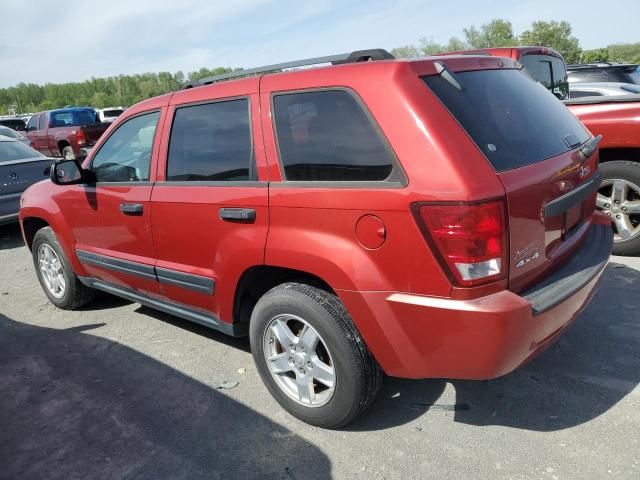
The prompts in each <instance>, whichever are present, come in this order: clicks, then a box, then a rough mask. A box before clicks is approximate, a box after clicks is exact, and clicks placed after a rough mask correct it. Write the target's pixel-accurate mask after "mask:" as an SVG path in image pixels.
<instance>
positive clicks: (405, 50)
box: [391, 45, 420, 58]
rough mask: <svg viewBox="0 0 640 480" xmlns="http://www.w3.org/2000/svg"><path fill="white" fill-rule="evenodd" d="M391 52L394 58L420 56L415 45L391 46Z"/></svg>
mask: <svg viewBox="0 0 640 480" xmlns="http://www.w3.org/2000/svg"><path fill="white" fill-rule="evenodd" d="M391 54H392V55H393V56H394V57H396V58H416V57H419V56H420V52H419V51H418V48H417V47H416V46H415V45H405V46H404V47H396V48H392V49H391Z"/></svg>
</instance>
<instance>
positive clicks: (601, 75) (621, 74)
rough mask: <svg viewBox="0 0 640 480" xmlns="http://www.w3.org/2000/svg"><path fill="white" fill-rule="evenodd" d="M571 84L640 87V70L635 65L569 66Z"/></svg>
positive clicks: (592, 64)
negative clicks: (607, 84) (616, 84)
mask: <svg viewBox="0 0 640 480" xmlns="http://www.w3.org/2000/svg"><path fill="white" fill-rule="evenodd" d="M567 73H568V75H569V78H568V80H569V83H596V82H598V83H600V82H607V83H609V82H619V83H635V84H637V85H640V70H638V65H636V64H633V63H584V64H580V65H567Z"/></svg>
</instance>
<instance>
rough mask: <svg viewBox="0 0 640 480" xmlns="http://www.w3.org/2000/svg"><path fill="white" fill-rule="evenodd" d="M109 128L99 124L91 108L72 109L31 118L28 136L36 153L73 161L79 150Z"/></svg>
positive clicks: (43, 113)
mask: <svg viewBox="0 0 640 480" xmlns="http://www.w3.org/2000/svg"><path fill="white" fill-rule="evenodd" d="M108 127H109V124H108V123H100V122H98V119H97V116H96V112H95V110H94V109H93V108H88V107H71V108H63V109H59V110H49V111H46V112H40V113H37V114H36V115H34V116H33V117H31V119H30V120H29V123H28V124H27V137H28V138H29V140H30V141H31V145H32V146H33V148H35V149H36V150H38V151H39V152H41V153H43V154H45V155H50V156H54V157H63V158H65V159H66V160H72V159H74V158H81V156H82V151H81V149H82V148H86V147H91V146H93V145H94V144H95V143H96V142H97V141H98V139H99V138H100V136H101V135H102V134H103V133H104V132H105V131H106V130H107V128H108Z"/></svg>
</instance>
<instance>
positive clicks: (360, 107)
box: [20, 50, 613, 427]
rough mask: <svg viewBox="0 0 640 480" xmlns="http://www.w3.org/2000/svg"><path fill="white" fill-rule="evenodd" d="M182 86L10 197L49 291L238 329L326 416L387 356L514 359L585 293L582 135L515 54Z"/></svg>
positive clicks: (593, 186) (594, 161)
mask: <svg viewBox="0 0 640 480" xmlns="http://www.w3.org/2000/svg"><path fill="white" fill-rule="evenodd" d="M367 60H370V61H367ZM329 62H330V63H333V65H332V66H326V67H319V68H306V69H300V70H295V71H288V72H281V73H274V70H279V69H282V68H289V67H294V66H305V65H310V64H315V63H329ZM247 75H252V76H249V77H247V78H241V77H243V76H247ZM188 87H193V88H185V89H182V90H180V91H177V92H174V93H171V94H167V95H163V96H160V97H156V98H152V99H149V100H145V101H143V102H140V103H138V104H136V105H134V106H133V107H131V108H129V109H128V110H127V111H126V112H124V113H123V114H122V115H121V116H119V117H118V118H117V119H116V120H115V121H114V123H113V124H112V127H111V128H110V129H109V131H107V133H106V134H105V135H104V136H103V137H102V138H101V139H100V141H99V142H98V144H97V145H96V146H95V148H94V149H93V150H92V151H91V153H90V154H89V156H88V157H87V159H86V160H85V161H84V162H83V163H82V164H80V163H79V162H77V161H74V160H69V161H65V160H63V161H62V162H59V163H57V164H56V165H55V166H54V168H52V169H51V181H48V182H41V183H38V184H36V185H34V186H32V187H30V188H29V189H28V190H27V191H26V192H25V193H24V194H23V196H22V205H21V209H20V222H21V227H22V231H23V235H24V239H25V242H26V244H27V245H28V247H29V249H30V250H31V252H32V256H33V262H34V266H35V270H36V274H37V276H38V279H39V281H40V283H41V285H42V288H43V290H44V292H45V294H46V295H47V297H48V298H49V300H50V301H51V302H52V303H53V304H54V305H56V306H57V307H59V308H63V309H74V308H79V307H81V306H82V305H85V304H87V303H88V302H89V301H90V300H91V298H92V295H93V292H94V291H95V290H102V291H106V292H109V293H111V294H115V295H119V296H122V297H124V298H127V299H129V300H131V301H134V302H139V303H142V304H144V305H148V306H150V307H152V308H155V309H159V310H162V311H165V312H168V313H171V314H174V315H177V316H180V317H183V318H186V319H188V320H191V321H193V322H197V323H200V324H203V325H206V326H208V327H211V328H213V329H217V330H219V331H222V332H224V333H227V334H229V335H235V336H243V335H248V336H249V339H250V343H251V349H252V353H253V357H254V360H255V363H256V368H257V371H258V372H259V374H260V376H261V377H262V380H263V381H264V383H265V384H266V386H267V388H268V389H269V391H270V392H271V393H272V395H273V396H274V397H275V399H276V400H277V401H278V402H279V403H280V404H281V405H282V406H283V407H284V408H285V409H286V410H287V411H289V412H290V413H291V414H293V415H295V416H296V417H298V418H300V419H302V420H304V421H306V422H309V423H311V424H314V425H319V426H323V427H339V426H342V425H345V424H347V423H348V422H350V421H351V420H353V419H354V418H355V417H356V416H357V415H358V414H360V413H361V412H363V411H364V410H365V409H366V407H367V406H368V405H370V404H371V402H372V401H373V399H374V398H375V395H376V393H377V392H378V391H379V389H380V385H381V382H382V379H383V376H384V375H383V373H386V374H387V375H391V376H397V377H405V378H427V377H435V378H465V379H488V378H494V377H497V376H500V375H504V374H506V373H508V372H510V371H512V370H514V369H515V368H517V367H518V366H520V365H522V364H523V363H524V362H526V361H527V360H528V359H530V358H533V357H534V356H536V355H538V354H539V353H540V352H542V351H543V350H544V349H545V348H546V347H547V346H548V345H550V344H551V343H552V342H553V341H554V340H555V339H556V338H558V337H559V336H560V335H561V334H562V333H563V332H564V331H565V330H566V329H567V328H568V327H569V325H570V324H571V323H572V322H573V321H574V320H575V319H576V318H577V316H578V314H579V313H580V311H581V310H582V309H583V308H584V307H585V305H586V304H587V303H588V302H589V301H590V299H591V298H592V296H593V295H594V293H595V291H596V287H597V285H598V282H599V280H600V278H601V276H602V273H603V271H604V268H605V266H606V264H607V262H608V259H609V255H610V252H611V245H612V242H613V231H612V229H611V221H610V219H609V217H607V216H606V215H605V214H603V213H602V212H598V211H596V209H595V201H596V192H597V189H598V188H599V185H600V180H601V179H600V171H599V170H598V149H597V144H598V139H597V138H594V137H593V136H592V135H591V133H589V132H588V131H587V130H586V128H584V126H583V125H582V124H581V123H580V122H579V121H578V120H577V119H576V118H575V117H574V116H573V115H571V113H570V112H569V111H568V110H567V109H566V108H565V107H564V105H562V104H561V103H560V102H558V101H557V100H556V99H555V98H554V97H553V95H552V94H550V93H549V92H548V91H547V90H546V89H544V88H543V87H541V86H540V85H539V84H538V83H537V82H535V81H534V80H532V79H531V77H530V76H529V75H527V74H526V73H525V72H523V71H522V70H521V68H520V66H519V64H518V63H517V62H515V61H513V60H510V59H506V58H492V57H481V56H462V55H458V56H451V57H440V58H436V57H431V58H426V59H418V60H411V61H407V60H396V59H393V57H391V56H390V55H389V54H388V53H387V52H384V51H380V50H376V51H368V52H355V53H352V54H344V55H338V56H332V57H322V58H319V59H309V60H301V61H296V62H289V63H286V64H283V65H270V66H267V67H264V68H258V69H249V70H244V71H240V72H232V73H228V74H223V75H220V76H216V77H212V78H206V79H202V80H200V81H198V82H194V83H193V84H191V85H189V86H188ZM381 92H384V94H381ZM213 367H215V366H213Z"/></svg>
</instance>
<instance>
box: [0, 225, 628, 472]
mask: <svg viewBox="0 0 640 480" xmlns="http://www.w3.org/2000/svg"><path fill="white" fill-rule="evenodd" d="M0 266H2V276H1V277H0V393H1V395H0V478H2V479H5V478H6V479H74V478H79V479H101V478H110V479H111V478H114V479H120V478H153V479H160V478H171V479H180V478H184V479H199V478H203V479H204V478H206V479H217V478H224V479H228V478H242V479H248V478H265V479H270V478H276V479H278V478H280V479H294V480H302V479H315V478H319V479H325V478H336V479H343V478H344V479H350V478H363V479H413V478H420V479H422V478H438V479H448V478H451V479H461V478H473V479H485V478H486V479H496V478H515V479H519V478H540V479H550V480H555V479H570V478H575V479H584V478H593V479H602V478H634V479H638V478H640V409H639V408H638V407H639V406H640V387H638V382H639V381H640V349H639V348H638V346H639V344H640V314H639V312H640V258H622V257H615V258H613V259H612V260H611V263H610V265H609V266H608V267H607V271H606V273H605V278H604V281H603V283H602V284H601V287H600V290H599V292H598V293H597V295H596V297H595V299H594V300H593V302H592V303H591V304H590V306H589V307H588V308H587V309H586V310H585V312H584V313H583V314H582V316H581V318H580V319H579V320H578V321H577V322H576V323H575V325H574V326H573V327H572V328H571V329H570V330H569V331H568V332H567V333H566V334H565V335H564V336H563V337H562V338H561V339H560V341H559V342H558V343H556V344H555V345H554V346H553V347H552V348H550V349H549V350H548V351H547V352H546V353H545V354H544V355H542V356H541V357H539V358H538V359H537V360H535V361H533V362H532V363H530V364H529V365H527V366H526V367H524V368H522V369H520V370H518V371H516V372H514V373H512V374H510V375H507V376H506V377H503V378H500V379H497V380H492V381H489V382H467V381H444V380H423V381H408V380H399V379H392V378H389V379H386V380H385V384H384V386H383V389H382V392H381V394H380V396H379V398H378V400H377V401H376V403H375V404H374V405H373V407H372V408H371V409H370V410H369V411H368V412H367V414H365V416H364V417H362V418H361V419H359V420H358V421H357V422H356V423H355V424H353V425H351V426H350V427H349V428H347V429H345V430H341V431H328V430H321V429H318V428H315V427H310V426H308V425H305V424H303V423H301V422H299V421H297V420H296V419H294V418H292V417H290V416H289V415H288V414H286V413H285V412H283V411H282V410H281V409H280V408H279V406H278V405H277V404H276V402H275V401H274V400H273V399H272V398H271V397H270V396H269V394H268V392H267V391H266V389H265V387H263V385H262V383H261V381H260V379H259V377H258V374H257V372H256V370H255V368H254V365H253V362H252V358H251V354H250V352H249V345H248V341H247V340H244V339H233V338H228V337H224V336H223V335H221V334H218V333H216V332H212V331H209V330H207V329H205V328H201V327H199V326H197V325H193V324H191V323H189V322H187V321H183V320H180V319H177V318H174V317H171V316H169V315H165V314H162V313H158V312H155V311H153V310H151V309H149V308H145V307H141V306H140V305H138V304H134V303H129V302H126V301H123V300H119V299H116V298H113V297H109V296H107V295H101V296H100V297H99V298H98V299H97V301H96V302H95V303H94V304H92V305H91V306H90V307H88V308H86V309H85V310H83V311H77V312H65V311H61V310H57V309H56V308H54V307H53V306H52V305H50V304H49V303H48V302H47V299H46V297H45V295H44V294H43V292H42V291H41V289H40V286H39V284H38V282H37V279H36V276H35V273H34V269H33V265H32V263H31V257H30V254H29V252H28V250H27V249H26V248H25V247H24V246H23V245H22V240H21V238H20V236H19V233H18V228H17V227H16V226H4V227H0Z"/></svg>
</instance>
